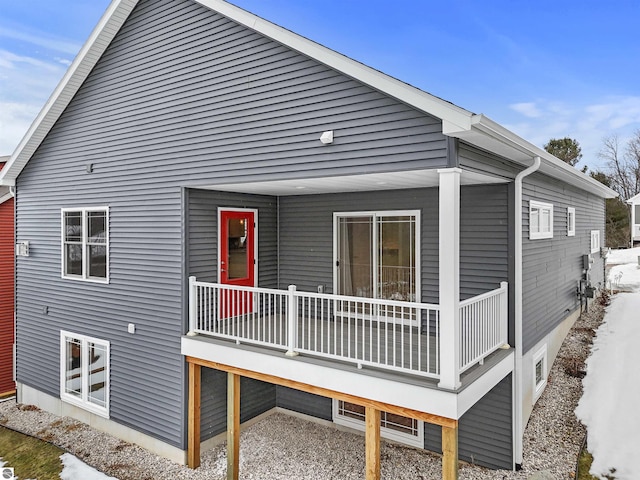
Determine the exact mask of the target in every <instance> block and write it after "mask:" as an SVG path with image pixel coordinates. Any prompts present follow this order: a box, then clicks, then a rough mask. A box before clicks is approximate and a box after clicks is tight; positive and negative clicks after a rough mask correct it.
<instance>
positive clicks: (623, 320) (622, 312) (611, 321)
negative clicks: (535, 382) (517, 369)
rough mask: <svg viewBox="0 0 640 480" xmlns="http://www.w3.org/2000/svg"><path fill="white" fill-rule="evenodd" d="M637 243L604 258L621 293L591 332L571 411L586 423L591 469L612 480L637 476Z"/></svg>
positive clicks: (639, 425)
mask: <svg viewBox="0 0 640 480" xmlns="http://www.w3.org/2000/svg"><path fill="white" fill-rule="evenodd" d="M639 256H640V248H634V249H627V250H613V251H612V252H611V253H610V254H609V255H608V257H607V263H608V264H609V265H611V270H610V273H609V278H610V279H611V280H612V282H613V285H614V288H615V289H620V290H624V291H626V292H627V293H618V294H616V295H614V296H613V297H612V302H611V305H610V306H609V307H607V310H606V313H605V317H604V321H603V323H602V325H601V326H600V327H599V328H598V330H597V331H596V336H595V338H594V340H593V347H592V349H591V355H590V356H589V358H588V359H587V376H586V377H585V378H584V380H583V381H582V385H583V387H584V393H583V395H582V398H581V399H580V402H579V403H578V407H577V408H576V415H577V416H578V418H579V419H580V420H581V421H582V422H583V423H584V424H585V425H586V426H587V443H588V447H589V451H590V452H591V454H592V455H593V463H592V465H591V473H592V474H593V475H597V476H598V477H599V478H605V477H604V476H605V475H611V474H612V473H614V475H613V476H612V477H609V476H607V477H606V478H613V477H615V478H616V479H618V480H635V479H638V478H640V463H639V462H638V445H640V415H638V402H640V383H638V382H637V381H631V382H630V381H629V380H630V379H635V378H636V377H637V372H636V366H637V365H638V362H640V350H639V349H638V342H640V323H638V321H637V320H638V310H639V309H640V265H638V262H637V259H638V257H639Z"/></svg>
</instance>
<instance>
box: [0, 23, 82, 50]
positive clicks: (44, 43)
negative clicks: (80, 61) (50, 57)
mask: <svg viewBox="0 0 640 480" xmlns="http://www.w3.org/2000/svg"><path fill="white" fill-rule="evenodd" d="M0 37H5V38H10V39H12V40H19V41H22V42H27V43H30V44H32V45H37V46H39V47H43V48H46V49H48V50H53V51H56V52H60V53H66V54H67V55H75V54H76V53H77V52H78V50H80V47H81V45H79V44H77V43H75V42H70V41H68V40H64V39H60V38H56V37H52V36H51V35H46V34H43V33H40V32H36V33H27V32H26V31H18V30H14V29H11V28H7V27H0Z"/></svg>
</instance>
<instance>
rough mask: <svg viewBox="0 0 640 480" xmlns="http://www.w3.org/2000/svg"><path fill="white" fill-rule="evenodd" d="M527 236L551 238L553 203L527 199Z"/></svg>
mask: <svg viewBox="0 0 640 480" xmlns="http://www.w3.org/2000/svg"><path fill="white" fill-rule="evenodd" d="M529 238H530V239H531V240H536V239H540V238H553V205H552V204H551V203H543V202H536V201H534V200H531V201H529Z"/></svg>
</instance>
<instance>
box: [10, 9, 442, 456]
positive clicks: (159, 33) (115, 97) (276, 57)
mask: <svg viewBox="0 0 640 480" xmlns="http://www.w3.org/2000/svg"><path fill="white" fill-rule="evenodd" d="M328 129H333V130H334V131H335V132H336V140H335V142H334V144H333V145H331V147H330V148H325V147H324V146H323V145H322V144H321V143H320V142H319V141H318V139H319V136H320V133H321V132H322V131H324V130H328ZM88 164H91V165H92V168H93V172H92V173H87V168H86V167H87V165H88ZM444 165H446V142H445V138H444V136H443V135H442V134H441V126H440V122H439V121H438V120H436V119H434V118H432V117H429V116H426V115H424V114H423V113H421V112H418V111H416V110H414V109H412V108H410V107H408V106H407V105H405V104H402V103H400V102H398V101H396V100H394V99H391V98H388V97H385V96H384V95H383V94H381V93H380V92H378V91H375V90H373V89H371V88H369V87H366V86H364V85H361V84H359V83H358V82H356V81H355V80H353V79H351V78H349V77H346V76H344V75H341V74H339V73H337V72H335V71H333V70H331V69H329V68H327V67H326V66H324V65H322V64H319V63H318V62H315V61H313V60H311V59H309V58H306V57H304V56H302V55H300V54H298V53H296V52H294V51H292V50H289V49H287V48H285V47H284V46H282V45H280V44H278V43H276V42H273V41H271V40H268V39H265V38H263V37H261V36H260V35H259V34H257V33H256V32H254V31H252V30H250V29H246V28H243V27H240V26H239V25H237V24H234V23H233V22H231V21H229V20H228V19H226V18H224V17H222V16H221V15H219V14H217V13H215V12H212V11H210V10H208V9H206V8H205V7H203V6H201V5H199V4H195V3H194V2H190V1H188V0H175V1H174V0H161V1H149V0H142V1H141V2H140V3H139V4H138V6H137V7H136V8H135V10H134V11H133V12H132V14H131V16H130V17H129V18H128V20H127V21H126V22H125V24H124V25H123V27H122V28H121V30H120V32H119V33H118V34H117V36H116V37H115V39H114V40H113V42H112V43H111V45H110V46H109V47H108V49H107V50H106V52H105V54H104V56H103V57H102V58H101V59H100V60H99V62H98V63H97V65H96V66H95V68H94V69H93V71H92V73H91V74H90V75H89V77H88V78H87V80H86V81H85V82H84V84H83V85H82V86H81V88H80V89H79V91H78V93H77V95H76V96H75V98H74V99H73V101H72V102H71V103H70V104H69V106H68V107H67V109H66V110H65V112H64V113H63V114H62V116H61V117H60V119H59V120H58V121H57V122H56V124H55V125H54V127H53V128H52V129H51V131H50V133H49V135H48V136H47V138H46V139H45V141H44V142H43V143H42V145H41V146H40V148H39V149H38V150H37V151H36V153H35V154H34V155H33V157H32V159H31V160H30V162H29V164H28V165H27V166H26V168H25V169H24V171H23V172H22V174H21V175H20V177H19V178H18V196H17V203H16V205H17V206H16V208H17V225H18V227H17V235H18V238H19V239H21V240H29V241H30V242H31V256H30V257H29V258H21V259H19V260H18V270H17V297H18V298H17V315H18V332H17V334H18V343H19V351H18V379H19V381H21V382H23V383H25V384H28V385H31V386H33V387H34V388H37V389H40V390H43V391H45V392H47V393H50V394H51V395H57V392H58V391H59V372H58V365H59V347H58V343H59V340H58V338H59V331H60V330H62V329H65V330H69V331H72V332H77V333H79V334H85V335H92V336H95V337H98V338H102V339H105V340H108V341H110V342H111V345H112V347H111V348H112V350H111V359H112V360H111V411H110V414H111V418H112V419H113V420H115V421H116V422H119V423H122V424H125V425H129V426H132V427H133V428H136V429H138V430H140V431H143V432H145V433H148V434H150V435H152V436H154V437H156V438H158V439H160V440H163V441H166V442H168V443H170V444H172V445H176V446H179V447H182V448H184V447H185V445H186V438H185V434H184V429H183V423H184V411H185V394H184V391H183V386H184V382H185V380H184V360H183V358H182V356H181V355H180V336H181V334H183V333H184V329H185V326H184V322H185V305H184V300H183V292H184V283H185V279H186V274H187V270H189V273H194V274H197V275H199V276H203V275H206V274H208V273H210V272H211V271H214V270H215V256H214V255H215V250H211V246H210V245H207V244H206V242H207V238H208V235H210V234H211V233H212V229H214V228H215V224H208V223H207V221H206V220H207V219H206V218H204V217H206V216H207V215H209V213H210V212H211V210H207V209H208V208H210V207H211V205H212V204H211V203H209V204H207V203H206V202H205V203H204V204H203V205H200V206H199V207H197V206H196V205H195V204H194V209H193V216H192V217H191V218H190V219H188V220H189V221H193V222H194V229H193V230H192V231H191V230H189V231H188V235H189V236H190V239H191V240H190V241H192V242H193V244H190V245H189V247H190V248H191V247H192V249H193V257H190V260H189V263H188V265H186V266H185V265H183V260H184V258H185V252H184V251H183V236H186V235H187V234H186V233H184V234H183V230H182V228H183V221H184V219H183V217H182V205H181V202H182V195H183V190H182V188H183V187H185V186H188V185H197V184H199V185H202V184H207V185H211V184H216V183H225V182H232V181H236V180H238V179H242V180H243V181H248V180H269V179H276V178H277V179H284V178H293V177H316V176H320V175H325V174H329V173H330V174H332V175H335V174H348V173H355V172H362V171H367V172H368V173H371V172H376V171H393V170H405V169H414V168H428V167H439V166H444ZM261 202H262V203H261ZM265 202H266V203H265ZM267 203H269V200H266V199H261V200H260V202H257V203H256V202H253V205H257V206H258V208H259V210H260V212H261V215H262V212H266V211H268V210H269V209H270V208H271V211H272V212H273V206H267ZM92 205H107V206H109V207H110V272H111V280H110V283H109V284H108V285H99V284H88V283H81V282H76V281H70V280H62V279H61V278H60V261H61V258H60V209H61V208H63V207H85V206H92ZM196 207H197V208H196ZM198 208H199V212H198V211H197V210H198ZM214 220H215V217H214ZM269 221H271V224H270V225H271V226H272V227H273V225H274V224H273V219H271V220H269ZM269 221H267V223H266V224H265V226H269ZM196 225H197V227H196ZM262 228H263V221H262V218H261V219H260V242H261V243H260V248H261V249H264V250H261V252H260V259H261V261H262V262H263V263H262V264H261V270H260V283H262V284H264V285H265V286H271V285H274V284H275V282H276V277H275V275H276V272H275V271H274V270H273V269H269V268H262V267H263V266H265V267H266V266H268V265H269V264H271V265H272V264H273V263H274V262H275V257H274V255H275V254H276V252H277V248H276V246H275V238H274V236H273V232H269V231H263V230H262ZM270 235H271V236H270ZM207 262H211V263H210V264H208V263H207ZM44 306H47V307H49V313H48V315H44V314H43V307H44ZM128 323H135V324H136V326H137V330H136V333H135V335H130V334H128V333H127V324H128ZM134 366H135V367H134Z"/></svg>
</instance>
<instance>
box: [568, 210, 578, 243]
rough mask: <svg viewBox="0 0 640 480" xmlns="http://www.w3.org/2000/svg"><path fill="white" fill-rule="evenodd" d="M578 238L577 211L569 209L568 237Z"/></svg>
mask: <svg viewBox="0 0 640 480" xmlns="http://www.w3.org/2000/svg"><path fill="white" fill-rule="evenodd" d="M575 236H576V209H575V208H574V207H567V237H575Z"/></svg>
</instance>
